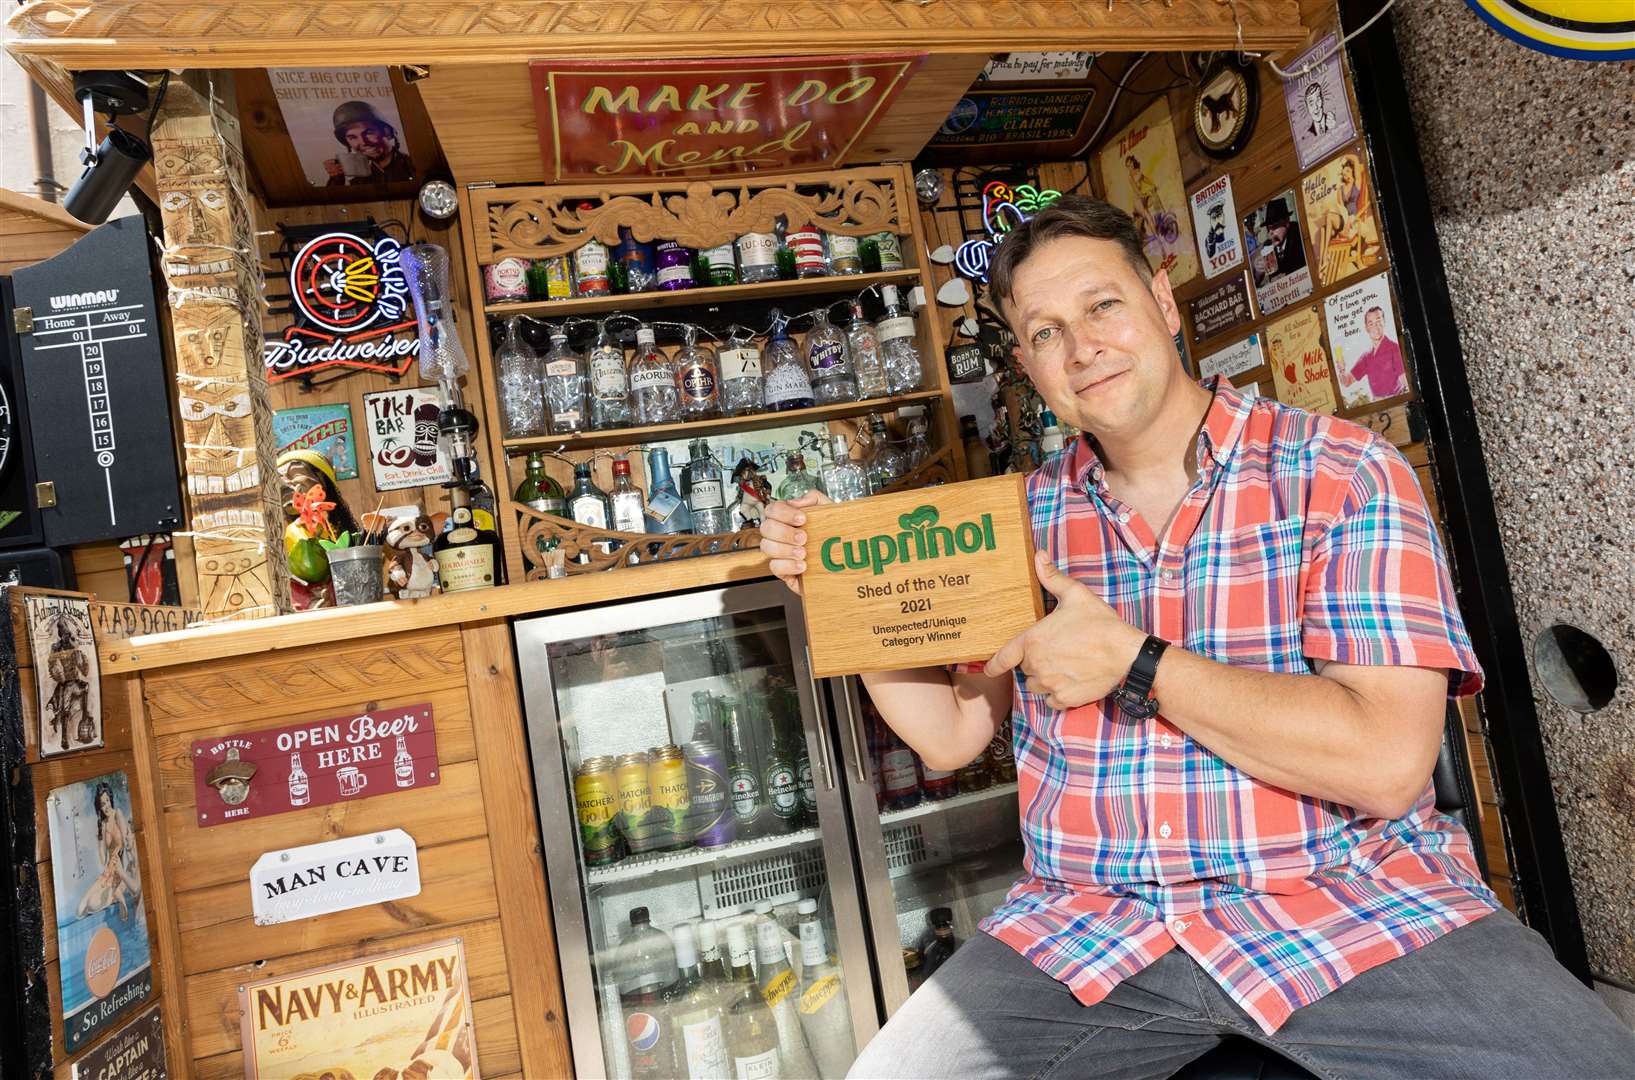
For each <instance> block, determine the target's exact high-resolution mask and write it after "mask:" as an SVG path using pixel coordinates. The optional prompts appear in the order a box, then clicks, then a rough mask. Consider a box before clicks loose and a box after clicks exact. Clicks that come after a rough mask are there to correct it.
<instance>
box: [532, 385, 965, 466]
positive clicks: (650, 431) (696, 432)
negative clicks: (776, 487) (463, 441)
mask: <svg viewBox="0 0 1635 1080" xmlns="http://www.w3.org/2000/svg"><path fill="white" fill-rule="evenodd" d="M941 397H942V391H940V390H916V391H915V392H914V393H912V394H898V395H896V396H895V397H883V398H870V399H868V400H867V401H844V402H839V403H837V404H834V405H819V406H817V407H816V408H814V409H791V410H789V411H788V412H769V413H755V414H754V415H752V416H724V417H721V418H720V419H718V420H687V421H683V422H682V423H679V424H658V425H654V426H652V427H633V428H611V429H609V430H607V431H590V432H586V433H585V434H583V435H534V436H529V437H527V438H522V439H505V440H503V444H504V446H505V453H506V455H507V456H510V457H515V456H517V455H519V454H524V453H526V452H528V451H529V450H594V449H596V448H597V447H602V446H634V445H636V444H638V443H654V442H667V441H669V440H671V439H684V438H704V437H706V436H708V435H711V434H718V433H721V432H733V431H762V430H765V429H766V428H775V427H792V426H794V425H796V424H811V423H819V422H825V421H829V420H844V419H846V418H848V417H852V416H862V415H864V414H865V413H871V412H888V411H892V410H896V409H900V408H902V407H903V406H905V405H919V404H924V403H928V402H932V401H936V400H937V399H939V398H941Z"/></svg>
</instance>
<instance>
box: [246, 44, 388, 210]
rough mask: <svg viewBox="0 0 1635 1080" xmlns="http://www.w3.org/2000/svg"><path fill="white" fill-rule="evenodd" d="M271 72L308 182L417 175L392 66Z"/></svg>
mask: <svg viewBox="0 0 1635 1080" xmlns="http://www.w3.org/2000/svg"><path fill="white" fill-rule="evenodd" d="M267 77H268V78H269V79H271V80H272V88H273V96H274V97H275V98H277V99H278V111H279V112H281V113H283V115H284V126H285V127H286V128H288V129H289V133H290V142H292V143H293V144H294V145H295V153H296V156H297V157H299V158H300V159H301V171H302V172H304V173H305V174H306V178H307V183H309V184H311V185H312V186H313V187H359V186H368V185H371V184H390V183H398V182H404V181H412V180H414V179H415V167H414V162H413V161H412V160H411V159H410V156H409V145H408V143H407V142H405V141H404V138H403V118H402V117H401V116H400V115H399V114H398V110H397V96H396V95H395V94H393V92H392V77H391V74H390V72H389V71H388V70H387V69H386V68H384V67H366V68H269V69H267Z"/></svg>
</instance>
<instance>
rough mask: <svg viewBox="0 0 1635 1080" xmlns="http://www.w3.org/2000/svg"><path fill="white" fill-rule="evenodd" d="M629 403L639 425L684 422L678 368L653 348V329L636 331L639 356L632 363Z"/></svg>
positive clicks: (644, 327)
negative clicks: (677, 377) (677, 376)
mask: <svg viewBox="0 0 1635 1080" xmlns="http://www.w3.org/2000/svg"><path fill="white" fill-rule="evenodd" d="M630 399H631V401H632V403H633V404H634V405H635V409H634V410H633V411H634V412H635V421H636V423H638V424H673V423H675V422H676V421H677V420H680V419H681V388H680V387H679V386H677V385H676V367H675V364H673V363H672V362H671V360H670V358H669V357H668V356H666V355H664V350H662V349H660V348H659V347H658V346H657V345H656V344H654V339H653V328H652V327H650V326H642V327H638V328H637V330H636V356H635V359H633V360H632V361H631V362H630Z"/></svg>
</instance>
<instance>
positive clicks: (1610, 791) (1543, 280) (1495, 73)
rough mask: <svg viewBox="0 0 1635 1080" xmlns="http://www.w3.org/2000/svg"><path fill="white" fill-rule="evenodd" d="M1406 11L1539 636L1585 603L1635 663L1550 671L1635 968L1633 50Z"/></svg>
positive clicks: (1577, 845) (1573, 828) (1445, 10)
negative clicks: (1579, 697)
mask: <svg viewBox="0 0 1635 1080" xmlns="http://www.w3.org/2000/svg"><path fill="white" fill-rule="evenodd" d="M1394 18H1395V20H1396V31H1397V40H1398V46H1399V48H1400V50H1401V52H1402V59H1403V67H1404V69H1405V72H1406V76H1407V80H1408V90H1409V93H1410V95H1411V98H1412V102H1413V112H1414V122H1415V125H1416V127H1417V128H1418V132H1419V143H1420V149H1421V152H1422V153H1423V155H1424V158H1425V169H1426V175H1427V178H1428V181H1429V185H1430V192H1431V200H1432V204H1433V209H1434V212H1435V215H1436V223H1437V235H1438V238H1439V240H1440V241H1441V245H1442V256H1443V260H1444V262H1445V264H1446V266H1447V272H1448V281H1449V285H1450V288H1451V290H1452V293H1453V303H1454V310H1455V314H1456V317H1457V319H1458V323H1459V337H1460V343H1461V345H1462V347H1463V350H1464V355H1465V363H1466V365H1467V366H1468V368H1469V371H1470V381H1471V389H1472V392H1473V394H1474V396H1475V399H1476V412H1477V416H1478V419H1479V422H1480V426H1481V433H1482V443H1483V448H1484V450H1485V453H1486V456H1487V466H1488V472H1489V475H1490V476H1491V478H1492V483H1493V493H1494V498H1495V500H1496V501H1497V504H1498V511H1499V523H1500V527H1501V530H1502V533H1503V542H1504V551H1505V557H1506V559H1507V560H1508V561H1509V564H1510V576H1511V581H1512V584H1513V585H1514V588H1515V592H1516V603H1517V609H1518V614H1519V616H1520V621H1521V630H1522V635H1523V638H1524V640H1526V642H1527V643H1528V645H1529V651H1530V650H1531V643H1532V640H1533V637H1534V636H1535V635H1536V634H1538V633H1539V632H1540V631H1541V630H1543V629H1544V628H1545V627H1547V626H1549V625H1550V624H1552V623H1554V622H1558V621H1564V622H1570V623H1573V624H1574V625H1577V626H1579V627H1581V628H1582V629H1584V630H1586V631H1588V632H1589V633H1591V634H1593V635H1595V636H1596V637H1597V638H1599V639H1600V641H1601V642H1602V644H1603V645H1605V647H1606V648H1607V650H1608V652H1610V653H1611V654H1612V657H1613V661H1614V663H1615V664H1616V665H1617V667H1618V670H1619V673H1620V675H1621V677H1622V679H1623V686H1622V687H1621V688H1620V690H1619V692H1618V694H1617V696H1616V697H1615V698H1614V699H1613V701H1612V704H1611V705H1609V706H1608V707H1607V708H1606V709H1604V710H1602V711H1601V712H1598V713H1594V714H1592V715H1589V716H1580V715H1579V714H1578V713H1576V712H1572V711H1570V710H1567V709H1565V708H1562V707H1561V706H1560V705H1557V704H1556V703H1555V702H1554V701H1552V700H1550V699H1549V698H1548V697H1547V696H1546V695H1545V694H1544V692H1543V690H1542V688H1541V687H1540V685H1539V682H1538V679H1537V673H1536V672H1534V673H1533V676H1534V678H1533V685H1534V689H1535V693H1536V694H1537V696H1538V709H1539V716H1540V720H1541V723H1542V726H1543V730H1544V738H1545V743H1546V746H1547V750H1548V755H1549V761H1550V771H1551V777H1552V781H1553V784H1554V787H1555V797H1556V802H1557V805H1558V806H1559V807H1560V813H1561V819H1562V828H1563V831H1564V832H1565V834H1566V843H1567V856H1568V859H1569V861H1570V864H1571V866H1572V874H1573V884H1574V887H1575V889H1576V891H1577V895H1578V906H1579V912H1580V914H1581V916H1582V918H1583V922H1584V934H1585V937H1586V939H1587V941H1588V946H1589V954H1590V964H1591V966H1592V967H1593V968H1594V969H1595V970H1596V971H1597V972H1599V973H1601V974H1604V975H1609V976H1612V977H1614V978H1617V979H1620V980H1622V981H1624V982H1626V983H1635V616H1632V614H1631V597H1632V595H1635V470H1632V469H1631V468H1630V462H1631V459H1632V457H1635V372H1632V371H1631V363H1630V361H1631V358H1632V357H1635V63H1587V62H1580V61H1573V60H1562V59H1557V58H1555V57H1550V56H1546V55H1543V54H1540V53H1536V52H1533V51H1531V50H1528V49H1526V48H1523V47H1522V46H1520V45H1517V44H1515V43H1514V42H1512V41H1510V40H1509V39H1507V38H1504V37H1502V36H1500V35H1499V34H1497V33H1495V32H1494V31H1492V30H1491V29H1489V28H1488V27H1487V26H1486V25H1485V24H1484V23H1482V22H1481V21H1480V20H1479V19H1478V18H1477V17H1476V16H1475V15H1474V14H1473V13H1472V12H1471V11H1470V10H1469V8H1468V7H1467V6H1466V5H1464V4H1461V3H1455V2H1453V0H1406V2H1404V3H1400V4H1399V5H1398V7H1397V11H1396V13H1395V15H1394Z"/></svg>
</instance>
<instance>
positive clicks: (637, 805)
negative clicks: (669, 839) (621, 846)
mask: <svg viewBox="0 0 1635 1080" xmlns="http://www.w3.org/2000/svg"><path fill="white" fill-rule="evenodd" d="M647 764H648V761H647V755H646V754H645V753H643V752H642V751H640V750H638V751H636V752H635V753H634V754H625V755H624V756H622V757H620V758H619V759H618V760H617V761H615V762H614V765H613V778H614V780H615V782H617V783H618V785H619V819H618V822H619V832H620V833H622V834H623V836H624V842H625V845H626V846H627V847H628V848H629V849H630V854H632V855H640V854H641V853H642V852H644V851H652V850H654V849H655V848H656V847H657V846H658V841H659V838H658V837H657V836H655V835H654V830H653V817H654V815H653V781H652V778H651V777H650V776H649V775H648V772H647Z"/></svg>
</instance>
